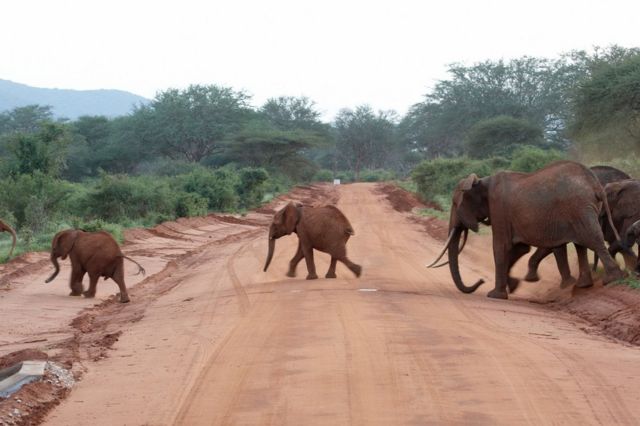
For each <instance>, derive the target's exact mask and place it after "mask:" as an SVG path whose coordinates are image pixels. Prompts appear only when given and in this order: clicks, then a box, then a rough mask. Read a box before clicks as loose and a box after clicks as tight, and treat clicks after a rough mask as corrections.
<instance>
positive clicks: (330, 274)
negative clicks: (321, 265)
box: [324, 256, 338, 278]
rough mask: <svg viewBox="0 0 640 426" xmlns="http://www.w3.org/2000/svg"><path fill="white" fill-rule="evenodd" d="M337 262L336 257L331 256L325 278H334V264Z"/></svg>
mask: <svg viewBox="0 0 640 426" xmlns="http://www.w3.org/2000/svg"><path fill="white" fill-rule="evenodd" d="M337 263H338V259H336V258H335V257H333V256H331V265H329V270H328V271H327V275H325V276H324V277H325V278H336V277H337V276H336V264H337Z"/></svg>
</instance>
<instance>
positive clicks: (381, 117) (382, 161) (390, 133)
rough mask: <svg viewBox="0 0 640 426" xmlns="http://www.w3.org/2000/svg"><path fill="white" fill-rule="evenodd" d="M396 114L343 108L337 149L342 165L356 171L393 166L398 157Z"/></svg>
mask: <svg viewBox="0 0 640 426" xmlns="http://www.w3.org/2000/svg"><path fill="white" fill-rule="evenodd" d="M394 121H395V113H393V112H385V111H379V112H378V113H377V114H376V113H374V111H373V109H372V108H371V107H370V106H368V105H362V106H359V107H357V108H356V109H355V110H351V109H343V110H341V111H340V112H339V113H338V115H337V116H336V119H335V123H334V127H335V131H336V141H337V144H336V150H337V156H338V159H339V161H340V162H343V163H344V164H346V165H347V166H348V167H349V168H350V169H351V170H353V171H354V173H355V177H356V180H359V179H360V171H361V170H362V169H365V168H381V167H385V166H390V165H391V164H390V163H391V162H392V161H393V157H394V156H395V154H396V153H395V147H396V145H395V143H394V142H395V141H394V130H395V123H394Z"/></svg>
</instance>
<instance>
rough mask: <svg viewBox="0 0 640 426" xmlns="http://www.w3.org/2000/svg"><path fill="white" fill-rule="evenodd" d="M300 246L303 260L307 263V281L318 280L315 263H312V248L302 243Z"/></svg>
mask: <svg viewBox="0 0 640 426" xmlns="http://www.w3.org/2000/svg"><path fill="white" fill-rule="evenodd" d="M301 246H302V253H303V254H304V260H305V262H306V263H307V279H308V280H315V279H317V278H318V274H316V263H315V262H314V261H313V247H311V245H308V246H307V245H305V244H302V243H301Z"/></svg>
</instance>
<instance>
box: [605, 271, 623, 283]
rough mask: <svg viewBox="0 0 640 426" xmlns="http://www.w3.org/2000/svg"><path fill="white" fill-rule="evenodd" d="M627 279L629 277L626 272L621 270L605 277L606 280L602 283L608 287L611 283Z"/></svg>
mask: <svg viewBox="0 0 640 426" xmlns="http://www.w3.org/2000/svg"><path fill="white" fill-rule="evenodd" d="M626 277H627V275H626V274H625V273H624V272H622V271H621V270H620V269H615V270H614V271H613V273H611V274H606V275H605V277H604V279H603V280H602V283H603V284H604V285H607V284H609V283H610V282H613V281H617V280H621V279H623V278H626Z"/></svg>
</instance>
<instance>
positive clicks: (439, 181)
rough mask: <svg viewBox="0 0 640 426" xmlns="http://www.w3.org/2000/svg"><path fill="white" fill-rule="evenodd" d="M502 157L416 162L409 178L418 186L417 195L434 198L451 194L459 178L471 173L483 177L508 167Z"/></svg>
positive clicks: (440, 159) (426, 198)
mask: <svg viewBox="0 0 640 426" xmlns="http://www.w3.org/2000/svg"><path fill="white" fill-rule="evenodd" d="M508 164H509V161H508V160H505V159H503V158H489V159H485V160H473V159H469V158H464V157H462V158H438V159H435V160H427V161H423V162H422V163H420V164H418V166H417V167H416V168H415V169H413V172H412V173H411V178H412V179H413V181H414V182H415V183H416V185H417V187H418V195H419V196H420V197H422V198H423V199H425V200H434V199H435V197H436V196H438V195H444V194H451V191H453V188H455V186H456V185H457V184H458V182H459V181H460V179H462V178H464V177H467V176H469V175H470V174H471V173H475V174H476V175H478V176H480V177H483V176H489V175H492V174H494V173H495V172H497V171H499V170H504V169H506V168H507V167H508Z"/></svg>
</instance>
